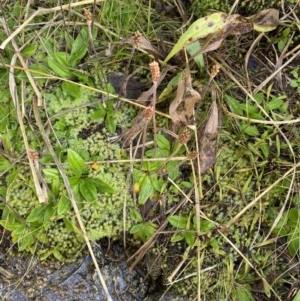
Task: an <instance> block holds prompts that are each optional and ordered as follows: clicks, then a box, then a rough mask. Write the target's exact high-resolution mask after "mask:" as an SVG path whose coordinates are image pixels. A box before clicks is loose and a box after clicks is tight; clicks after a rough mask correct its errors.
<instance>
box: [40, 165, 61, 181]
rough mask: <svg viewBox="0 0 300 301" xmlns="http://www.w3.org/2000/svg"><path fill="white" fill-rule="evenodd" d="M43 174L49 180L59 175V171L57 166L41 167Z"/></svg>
mask: <svg viewBox="0 0 300 301" xmlns="http://www.w3.org/2000/svg"><path fill="white" fill-rule="evenodd" d="M43 174H44V175H45V177H46V179H47V180H48V181H49V182H50V181H51V180H52V179H53V178H56V177H58V176H59V171H58V169H57V168H43Z"/></svg>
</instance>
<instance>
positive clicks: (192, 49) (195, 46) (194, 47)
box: [186, 41, 205, 70]
mask: <svg viewBox="0 0 300 301" xmlns="http://www.w3.org/2000/svg"><path fill="white" fill-rule="evenodd" d="M186 50H187V52H188V53H189V54H190V56H193V55H195V54H196V53H197V52H198V51H200V50H201V45H200V42H199V41H196V42H194V43H192V44H190V45H188V46H187V47H186ZM194 61H195V63H196V64H197V66H198V68H199V70H203V69H204V66H205V63H204V57H203V54H198V55H196V56H195V57H194Z"/></svg>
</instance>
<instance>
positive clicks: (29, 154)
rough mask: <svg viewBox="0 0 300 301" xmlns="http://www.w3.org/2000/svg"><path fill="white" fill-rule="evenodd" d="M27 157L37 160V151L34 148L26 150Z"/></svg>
mask: <svg viewBox="0 0 300 301" xmlns="http://www.w3.org/2000/svg"><path fill="white" fill-rule="evenodd" d="M28 157H29V158H30V159H31V160H32V161H37V160H39V153H38V152H37V151H35V150H30V151H29V152H28Z"/></svg>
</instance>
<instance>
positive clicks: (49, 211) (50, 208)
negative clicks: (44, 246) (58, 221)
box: [44, 203, 56, 223]
mask: <svg viewBox="0 0 300 301" xmlns="http://www.w3.org/2000/svg"><path fill="white" fill-rule="evenodd" d="M55 214H56V206H54V203H50V204H48V205H47V208H46V210H45V212H44V222H45V223H47V222H49V221H50V220H51V218H52V217H53V216H54V215H55Z"/></svg>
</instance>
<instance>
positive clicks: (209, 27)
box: [164, 13, 227, 63]
mask: <svg viewBox="0 0 300 301" xmlns="http://www.w3.org/2000/svg"><path fill="white" fill-rule="evenodd" d="M226 16H227V15H226V14H224V13H214V14H211V15H209V16H206V17H203V18H200V19H198V20H197V21H195V22H194V23H193V24H191V26H190V27H189V28H188V29H187V31H186V32H185V33H184V34H183V35H182V36H181V37H180V38H179V40H178V41H177V43H176V44H175V46H174V47H173V49H172V50H171V52H170V53H169V54H168V56H167V57H166V58H165V60H164V63H166V62H167V61H168V60H169V59H170V58H172V57H173V56H174V55H175V54H176V53H178V52H179V51H180V50H182V49H183V48H184V47H186V46H187V45H189V44H191V43H193V42H195V41H197V40H199V39H202V38H205V37H207V36H208V35H211V34H214V33H216V32H220V31H221V30H222V29H223V28H224V27H225V26H226V23H227V22H224V21H225V19H224V17H226Z"/></svg>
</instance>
